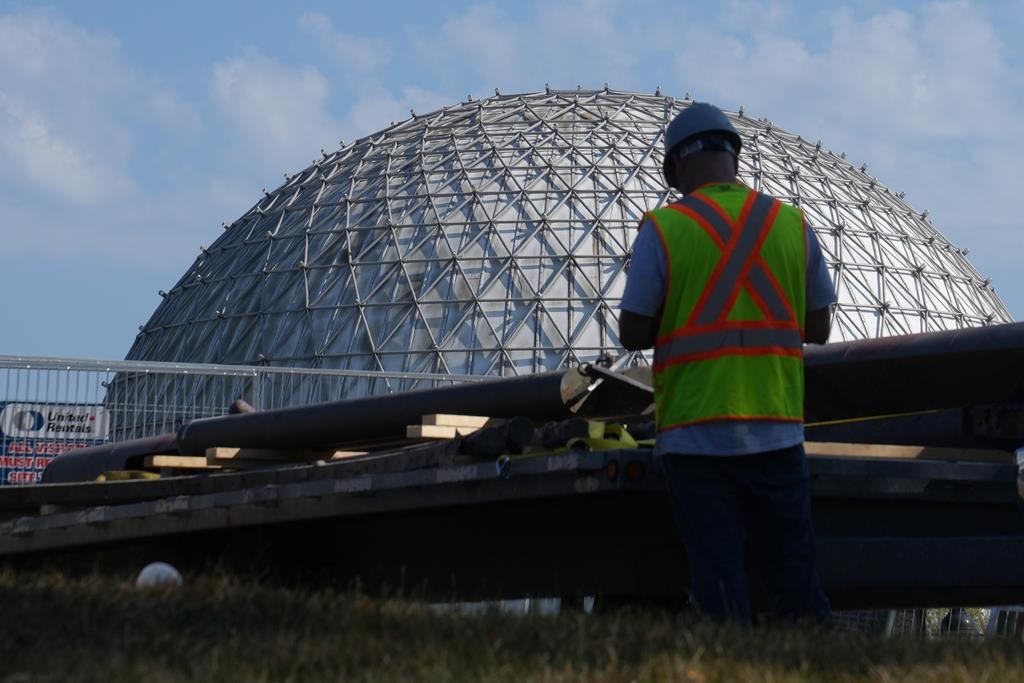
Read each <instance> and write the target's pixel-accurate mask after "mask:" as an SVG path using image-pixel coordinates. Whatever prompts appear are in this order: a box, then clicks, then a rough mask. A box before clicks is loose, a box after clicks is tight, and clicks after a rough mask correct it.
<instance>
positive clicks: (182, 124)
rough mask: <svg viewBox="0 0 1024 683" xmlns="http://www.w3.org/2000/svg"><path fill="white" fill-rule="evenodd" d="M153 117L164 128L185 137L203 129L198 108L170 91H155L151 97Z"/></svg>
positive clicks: (150, 104)
mask: <svg viewBox="0 0 1024 683" xmlns="http://www.w3.org/2000/svg"><path fill="white" fill-rule="evenodd" d="M149 106H150V109H151V110H152V112H153V115H154V116H155V117H156V118H157V120H158V121H159V122H160V123H161V124H162V125H163V126H164V128H166V129H168V130H170V131H174V132H176V133H178V134H179V135H182V136H184V137H188V136H192V135H195V134H197V133H198V132H199V131H201V130H202V128H203V123H202V119H201V118H200V116H199V112H197V111H196V108H195V107H194V106H192V105H191V104H190V103H188V102H183V101H182V100H181V99H179V98H178V97H177V96H176V95H175V94H174V93H173V92H171V91H170V90H165V89H159V90H154V91H153V93H152V94H151V95H150V97H149Z"/></svg>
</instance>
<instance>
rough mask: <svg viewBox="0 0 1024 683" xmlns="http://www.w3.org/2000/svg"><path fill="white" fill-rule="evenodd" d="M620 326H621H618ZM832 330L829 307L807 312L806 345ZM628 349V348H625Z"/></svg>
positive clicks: (823, 338)
mask: <svg viewBox="0 0 1024 683" xmlns="http://www.w3.org/2000/svg"><path fill="white" fill-rule="evenodd" d="M620 326H621V324H620ZM831 329H832V311H831V306H826V307H825V308H819V309H817V310H815V311H807V317H806V318H805V320H804V341H805V342H807V343H808V344H824V343H825V342H827V341H828V333H829V331H830V330H831ZM626 348H627V349H628V348H629V347H628V346H627V347H626Z"/></svg>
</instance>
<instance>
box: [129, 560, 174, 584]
mask: <svg viewBox="0 0 1024 683" xmlns="http://www.w3.org/2000/svg"><path fill="white" fill-rule="evenodd" d="M164 585H171V586H180V585H181V573H180V572H178V570H177V569H175V568H174V567H173V566H171V565H169V564H167V563H166V562H150V563H149V564H147V565H146V566H145V567H143V568H142V571H141V572H139V578H137V579H135V587H136V588H149V587H150V586H164Z"/></svg>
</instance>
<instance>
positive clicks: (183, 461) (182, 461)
mask: <svg viewBox="0 0 1024 683" xmlns="http://www.w3.org/2000/svg"><path fill="white" fill-rule="evenodd" d="M144 462H145V464H146V467H171V468H175V469H182V470H205V469H217V465H211V464H210V463H208V462H207V459H206V458H205V457H203V456H197V455H147V456H146V458H145V461H144Z"/></svg>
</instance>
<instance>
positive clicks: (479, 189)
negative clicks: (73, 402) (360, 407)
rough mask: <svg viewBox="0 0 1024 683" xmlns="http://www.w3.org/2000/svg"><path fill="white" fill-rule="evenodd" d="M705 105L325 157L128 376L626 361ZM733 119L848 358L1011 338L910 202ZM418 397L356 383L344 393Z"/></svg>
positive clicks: (519, 124) (527, 114)
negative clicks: (643, 268)
mask: <svg viewBox="0 0 1024 683" xmlns="http://www.w3.org/2000/svg"><path fill="white" fill-rule="evenodd" d="M691 103H692V102H691V100H689V98H688V97H687V98H682V99H676V98H672V97H667V96H663V95H662V94H660V92H659V93H656V94H653V95H651V94H638V93H629V92H619V91H614V90H610V89H607V88H606V89H604V90H599V91H580V90H571V91H557V90H551V89H545V90H544V91H540V92H535V93H529V94H517V95H495V96H494V97H490V98H487V99H484V100H479V101H472V100H470V101H466V102H463V103H460V104H457V105H455V106H451V107H446V108H444V109H441V110H439V111H435V112H431V113H429V114H425V115H416V114H415V113H414V114H413V116H412V117H411V118H409V119H408V120H406V121H402V122H400V123H397V124H393V125H392V126H391V127H389V128H387V129H385V130H383V131H381V132H379V133H375V134H373V135H370V136H367V137H364V138H362V139H359V140H357V141H355V142H352V143H350V144H347V145H344V146H343V147H342V148H341V149H339V150H338V151H336V152H334V153H323V154H322V158H321V159H318V160H317V161H315V162H313V164H312V165H310V166H309V167H308V168H306V169H304V170H303V171H301V172H300V173H297V174H295V175H294V176H290V177H288V176H286V182H285V183H284V184H283V185H281V186H280V187H279V188H277V189H276V190H273V191H271V192H267V191H264V192H265V195H264V197H263V198H262V199H261V200H260V201H259V202H258V203H257V204H256V205H255V206H253V207H252V208H251V209H250V210H249V211H247V212H246V213H245V215H243V216H242V217H241V218H240V219H238V220H237V221H235V222H233V223H231V224H230V225H225V228H226V230H225V231H224V233H223V234H221V235H220V237H219V238H218V239H217V240H216V241H214V242H213V244H212V245H211V246H210V247H208V248H203V249H202V253H201V254H200V256H199V257H198V258H197V259H196V261H195V263H194V264H193V265H192V266H191V267H190V268H189V269H188V271H187V272H186V273H185V275H184V276H183V277H182V278H181V280H180V281H179V282H178V283H177V284H176V285H175V286H174V287H173V288H172V289H170V291H168V292H167V293H166V294H164V300H163V302H162V303H161V304H160V306H159V307H158V308H157V309H156V311H155V312H154V314H153V316H152V318H151V319H150V320H149V322H148V323H147V324H146V325H145V326H144V327H143V328H142V330H141V332H140V334H139V335H138V337H137V339H136V341H135V343H134V345H133V346H132V348H131V350H130V351H129V354H128V358H129V359H138V360H143V359H145V360H160V361H181V362H200V363H227V364H253V365H260V364H268V365H275V366H292V367H313V368H340V369H349V370H361V371H378V372H381V373H428V374H432V375H433V374H437V375H513V374H523V373H530V372H539V371H544V370H551V369H555V368H559V367H564V366H566V365H570V364H574V363H576V362H578V361H581V360H583V361H586V360H593V359H595V358H596V357H598V356H599V355H601V354H604V353H610V354H612V355H620V354H621V353H622V350H621V345H620V343H619V340H618V335H617V315H618V311H617V306H618V303H619V300H620V297H621V294H622V290H623V287H624V284H625V279H626V272H627V268H628V263H629V251H630V247H631V244H632V241H633V238H634V236H635V230H636V227H637V224H638V221H639V219H640V217H641V214H642V213H643V211H645V210H648V209H652V208H655V207H658V206H661V205H664V204H666V203H668V202H670V201H672V200H673V198H674V191H670V190H669V189H668V188H666V187H665V185H664V181H663V179H662V177H661V159H662V140H663V134H664V131H665V128H666V126H667V124H668V122H669V121H670V120H671V119H672V118H673V117H674V116H675V114H676V113H678V112H679V111H680V110H681V109H682V108H684V107H687V106H689V105H690V104H691ZM727 114H728V116H729V117H730V119H731V120H732V121H733V123H734V124H735V126H736V128H737V130H738V131H739V133H740V135H741V136H742V138H743V152H742V154H741V159H740V177H741V179H742V180H743V181H744V182H746V183H747V184H748V185H750V186H751V187H754V188H755V189H758V190H761V191H764V192H767V193H769V194H772V195H774V196H776V197H779V198H780V199H782V200H783V201H786V202H790V203H792V204H795V205H797V206H800V207H801V208H802V209H803V210H804V212H805V215H806V217H807V220H808V221H809V223H810V224H811V226H812V227H813V228H814V230H815V232H816V233H817V235H818V237H819V240H820V242H821V245H822V248H823V250H824V253H825V257H826V260H827V262H828V266H829V268H830V271H831V274H832V277H833V281H834V282H835V284H836V288H837V291H838V293H839V305H838V308H837V311H836V318H835V323H834V325H833V331H832V337H831V339H832V340H833V341H835V340H849V339H861V338H867V337H878V336H888V335H895V334H907V333H914V332H923V331H931V330H942V329H950V328H959V327H964V326H975V325H985V324H989V323H998V322H1008V321H1010V320H1011V317H1010V315H1009V313H1008V312H1007V310H1006V308H1005V307H1004V306H1003V304H1002V302H1001V301H1000V300H999V298H998V296H997V295H996V294H995V292H994V290H993V289H992V287H991V283H990V281H989V280H987V279H985V278H983V277H982V276H980V275H979V274H978V272H977V271H976V270H975V269H974V268H973V267H972V266H971V265H970V263H969V262H968V261H967V259H966V258H965V255H966V252H965V251H963V250H961V249H958V248H956V247H954V246H953V245H952V244H951V243H950V242H949V240H947V239H946V238H945V237H944V236H942V235H941V234H940V233H939V232H938V231H937V230H936V229H935V228H934V227H933V226H932V224H931V223H930V222H929V220H928V218H927V215H926V213H924V214H922V213H919V212H917V211H915V210H914V209H912V208H911V207H910V206H908V205H907V204H906V203H905V202H904V201H903V198H902V194H896V193H894V192H891V191H890V190H889V189H888V188H886V187H884V186H883V185H881V184H880V183H879V182H878V181H877V180H876V179H875V178H873V177H871V176H869V175H868V174H867V173H866V172H865V171H866V169H865V168H864V167H862V168H861V169H857V168H855V167H853V166H852V165H851V164H850V163H849V162H847V161H846V160H845V155H836V154H834V153H832V152H830V151H828V150H827V149H825V148H824V147H823V146H822V144H821V143H820V142H817V143H814V142H810V141H807V140H804V139H802V138H801V137H800V136H798V135H794V134H791V133H788V132H785V131H783V130H780V129H779V128H777V127H775V126H774V125H773V124H772V123H771V122H770V121H768V120H767V119H753V118H750V117H749V116H748V115H746V114H744V113H743V112H742V110H741V111H740V112H738V113H729V112H727ZM635 360H636V362H641V363H642V362H646V361H645V359H644V357H642V356H640V355H637V357H636V358H635ZM414 384H415V382H414V381H413V380H409V381H407V382H404V383H403V382H398V383H397V384H396V383H395V382H394V381H389V382H385V385H386V388H385V385H379V384H378V383H377V382H376V381H375V380H370V379H365V378H364V379H353V381H352V384H351V386H349V387H347V388H346V390H345V393H347V394H349V395H357V394H362V393H373V392H376V391H380V390H396V389H404V388H409V387H411V386H413V385H414Z"/></svg>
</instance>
